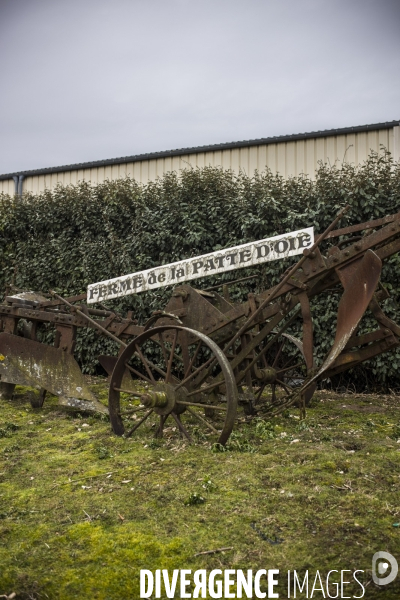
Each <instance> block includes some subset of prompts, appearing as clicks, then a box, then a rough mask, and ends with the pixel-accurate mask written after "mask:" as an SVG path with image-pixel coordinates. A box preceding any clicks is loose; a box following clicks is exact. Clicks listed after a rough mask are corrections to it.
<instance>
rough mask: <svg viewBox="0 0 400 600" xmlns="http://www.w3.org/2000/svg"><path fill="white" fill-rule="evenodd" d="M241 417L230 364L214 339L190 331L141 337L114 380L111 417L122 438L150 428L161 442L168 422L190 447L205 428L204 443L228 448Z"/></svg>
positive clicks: (173, 329) (164, 330)
mask: <svg viewBox="0 0 400 600" xmlns="http://www.w3.org/2000/svg"><path fill="white" fill-rule="evenodd" d="M127 370H128V371H129V374H130V376H131V377H133V378H135V380H132V379H129V377H127ZM129 381H131V383H129ZM210 381H219V382H220V384H219V386H218V387H214V389H213V391H212V393H208V392H207V391H206V392H203V391H202V388H204V387H209V385H208V384H209V382H210ZM138 386H139V387H140V388H141V389H140V390H139V391H138ZM135 388H136V389H135ZM222 392H223V395H222ZM129 394H130V395H129ZM236 411H237V387H236V383H235V378H234V375H233V372H232V369H231V367H230V364H229V362H228V360H227V358H226V357H225V355H224V354H223V352H222V351H221V349H220V348H219V347H218V346H217V344H215V342H213V341H212V340H211V339H210V338H209V337H207V336H206V335H204V334H202V333H200V332H198V331H195V330H192V329H188V328H186V327H180V326H177V325H165V326H161V327H155V328H153V329H149V330H148V331H146V332H144V333H142V334H140V335H139V336H138V337H137V338H135V339H134V340H133V341H132V342H131V343H130V344H129V345H128V346H127V347H126V348H125V349H124V351H123V352H122V354H121V355H120V357H119V358H118V361H117V363H116V365H115V368H114V370H113V373H112V376H111V382H110V391H109V413H110V420H111V425H112V428H113V431H114V433H116V434H117V435H125V436H131V435H133V434H134V433H135V431H137V430H138V429H139V428H140V427H142V426H145V424H146V422H147V423H148V422H150V423H151V425H152V426H153V427H155V435H156V437H162V436H163V432H164V426H165V423H166V421H167V420H168V419H169V420H170V421H171V424H173V426H175V427H176V429H177V430H178V431H179V432H180V434H181V436H182V437H184V438H186V439H187V440H188V441H193V432H197V430H198V429H199V428H200V431H204V430H207V433H208V435H207V434H204V433H202V434H201V435H202V436H205V437H204V439H207V438H208V437H209V436H212V437H213V438H215V441H216V442H217V443H220V444H225V443H226V442H227V440H228V438H229V435H230V433H231V431H232V429H233V425H234V422H235V418H236ZM211 412H212V413H213V417H214V418H215V419H216V420H215V421H212V420H211V416H210V415H211ZM218 415H219V416H218ZM154 417H156V420H155V422H154Z"/></svg>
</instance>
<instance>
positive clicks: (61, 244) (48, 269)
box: [0, 151, 400, 389]
mask: <svg viewBox="0 0 400 600" xmlns="http://www.w3.org/2000/svg"><path fill="white" fill-rule="evenodd" d="M346 203H348V204H350V206H351V210H350V211H349V212H348V213H347V215H346V216H345V218H344V219H343V221H342V223H341V226H344V225H346V224H348V223H358V222H362V221H366V220H369V219H372V218H379V217H381V216H384V215H387V214H391V213H394V212H397V211H398V210H399V207H400V165H399V164H398V163H396V164H395V163H393V160H392V158H391V156H390V154H389V153H388V152H386V151H385V152H384V153H383V154H382V155H377V154H375V153H373V154H371V155H370V157H369V158H368V160H367V161H366V162H365V163H364V164H363V165H361V166H358V167H355V166H353V165H349V164H345V165H344V166H343V168H341V169H338V168H336V167H335V166H329V165H326V164H325V165H323V164H320V166H319V169H318V172H317V178H316V180H315V181H311V180H310V179H309V178H307V177H306V176H299V177H294V178H290V179H284V178H282V177H281V176H280V175H276V174H273V173H272V172H271V171H268V170H267V171H265V172H262V173H256V174H255V175H254V176H253V177H248V176H247V175H245V174H244V173H241V174H239V175H236V174H234V173H233V172H231V171H225V170H222V169H218V168H211V167H206V168H203V169H186V170H185V171H183V172H182V173H181V175H180V176H178V175H177V174H176V173H168V174H166V175H164V176H163V177H162V178H160V179H158V180H157V181H156V182H151V183H148V184H146V185H140V184H138V183H137V182H135V181H134V180H132V179H130V178H126V179H121V180H117V181H106V182H104V183H101V184H99V185H96V186H93V187H92V186H91V185H89V184H88V183H80V184H78V185H76V186H67V187H63V186H61V185H59V186H58V187H57V188H56V189H55V190H53V191H51V192H50V191H46V192H43V193H42V194H41V195H39V196H34V195H30V194H25V195H24V196H23V198H22V199H18V198H12V197H10V196H7V195H2V196H0V206H1V214H0V236H1V237H0V258H1V274H0V280H1V281H0V282H1V289H5V287H6V285H7V284H10V283H13V284H14V285H15V286H17V287H19V288H23V289H34V290H41V291H44V292H46V291H48V290H49V289H56V290H58V291H59V292H60V293H61V294H64V295H72V294H75V293H80V292H82V291H85V289H86V286H87V284H88V283H93V282H95V281H101V280H104V279H108V278H110V277H116V276H119V275H123V274H127V273H132V272H135V271H139V270H142V269H146V268H150V267H153V266H157V265H160V264H163V263H168V262H173V261H176V260H179V259H183V258H189V257H192V256H196V255H198V254H204V253H206V252H211V251H214V250H217V249H218V248H223V247H229V246H233V245H236V244H239V243H244V242H248V241H253V240H257V239H262V238H264V237H267V236H272V235H276V234H280V233H284V232H287V231H293V230H295V229H300V228H302V227H306V226H311V225H314V227H315V230H316V232H321V231H323V230H324V229H325V228H326V227H327V226H328V225H329V223H330V222H331V221H332V219H333V218H334V217H335V215H336V213H337V212H338V209H339V208H340V207H342V206H343V205H344V204H346ZM287 266H288V261H282V262H272V263H267V264H266V265H264V266H262V267H256V268H255V267H253V268H248V269H242V270H241V271H238V272H235V273H232V272H231V273H227V274H225V275H222V276H218V277H208V278H204V279H203V280H197V281H196V283H195V285H196V286H198V287H208V286H211V285H213V284H216V283H219V282H221V281H222V280H226V281H228V280H232V279H235V278H237V277H241V276H246V275H252V274H254V273H257V274H258V277H257V278H256V279H255V280H254V282H247V283H246V284H241V285H235V286H234V287H233V288H231V292H232V296H233V298H234V299H235V300H240V299H245V298H246V295H247V293H248V292H250V291H256V292H257V291H260V290H263V289H265V288H267V287H270V286H271V285H273V284H274V283H276V282H277V280H278V278H279V276H280V275H281V273H282V272H283V271H284V270H285V269H286V268H287ZM383 281H384V282H385V283H386V284H387V286H388V287H389V288H390V289H391V292H392V299H391V300H388V301H386V305H385V309H386V311H387V313H388V314H389V315H390V316H391V317H392V318H395V319H396V318H397V320H398V321H400V318H399V317H400V309H399V308H398V306H397V305H396V302H395V300H396V298H400V293H399V292H400V257H399V256H398V255H397V256H395V257H392V258H391V259H390V260H389V261H388V262H387V263H386V265H385V268H384V275H383ZM170 293H171V290H170V289H169V288H164V289H161V290H159V291H155V292H146V293H143V294H139V295H137V296H129V297H128V298H126V299H125V300H123V301H114V302H109V305H110V306H113V307H115V308H117V309H119V310H122V311H126V310H127V309H133V310H134V312H135V314H136V317H137V318H138V319H139V322H143V321H144V320H145V319H146V318H148V317H149V315H150V314H151V311H152V310H155V309H157V308H163V307H164V306H165V304H166V302H167V301H168V299H169V297H170ZM336 307H337V297H336V296H324V297H319V298H317V299H316V300H315V301H314V302H313V316H314V324H315V337H316V346H317V348H318V358H319V359H320V360H321V359H322V357H323V355H324V354H325V353H326V351H327V350H328V349H329V347H330V344H331V343H332V333H333V332H334V328H335V320H336ZM368 326H369V322H368V318H367V319H366V323H365V327H368ZM115 350H116V348H115V346H114V345H113V342H111V341H109V340H104V339H103V338H100V337H98V336H97V334H96V333H95V332H93V331H90V330H83V331H82V332H80V335H79V339H78V344H77V348H76V357H77V359H78V360H79V362H80V363H81V364H82V368H83V370H84V371H86V372H93V371H94V370H95V368H96V356H97V355H98V354H99V353H102V352H110V353H115ZM346 377H347V379H346ZM348 381H349V379H348V375H346V376H342V379H341V384H343V383H345V384H346V385H347V383H348ZM351 381H352V382H354V383H355V385H356V386H357V387H358V388H365V387H368V388H370V389H371V388H377V387H379V386H385V387H399V386H400V351H398V353H397V354H394V353H392V354H390V355H389V356H382V357H378V358H377V359H376V360H374V361H371V362H370V363H368V364H365V365H364V366H363V367H361V368H358V369H357V370H355V372H354V373H353V374H352V375H351ZM336 385H338V382H336Z"/></svg>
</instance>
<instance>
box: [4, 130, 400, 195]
mask: <svg viewBox="0 0 400 600" xmlns="http://www.w3.org/2000/svg"><path fill="white" fill-rule="evenodd" d="M381 145H383V146H384V147H385V148H387V149H388V150H389V151H390V152H391V153H392V155H393V158H394V159H395V160H400V127H399V126H396V127H393V128H390V129H381V130H376V131H365V132H357V133H352V134H348V135H330V136H326V137H317V138H309V139H303V140H296V141H288V142H279V143H269V144H264V145H259V146H249V147H243V148H234V149H229V150H216V151H214V152H198V153H196V154H182V155H180V156H173V157H165V158H155V159H150V160H142V161H140V160H138V161H136V162H131V163H125V164H118V165H110V166H100V167H96V168H90V169H80V170H75V171H64V172H62V171H61V172H58V173H52V174H46V175H35V176H27V177H25V179H24V182H23V190H24V191H29V192H33V193H39V192H42V191H43V190H44V189H46V188H47V189H52V188H54V187H55V186H56V185H57V183H62V184H63V185H68V184H75V183H77V182H78V181H82V180H85V181H91V182H92V183H93V184H96V183H98V182H101V181H104V180H106V179H119V178H121V177H126V176H127V175H130V176H131V177H133V178H135V179H136V180H137V181H139V182H142V183H146V182H148V181H152V180H154V179H156V178H157V177H159V176H162V175H163V174H164V173H166V172H168V171H179V170H180V169H184V168H186V167H188V166H189V165H191V166H193V167H196V166H197V167H204V166H209V165H211V166H221V167H223V168H224V169H233V170H234V171H236V172H238V171H239V170H240V169H241V170H242V171H244V172H245V173H247V174H249V175H251V174H253V173H254V171H255V170H256V169H258V170H259V171H262V170H263V169H264V168H265V167H266V166H267V167H269V168H270V169H271V170H272V171H273V172H279V173H280V174H281V175H282V176H283V177H290V176H293V175H300V174H301V173H304V174H307V175H309V176H310V177H312V178H313V177H314V175H315V170H316V168H317V166H318V161H323V162H328V163H330V164H333V163H335V162H336V163H337V164H338V165H340V164H342V163H343V161H346V162H349V163H354V164H356V165H358V164H360V163H362V162H363V161H365V159H366V158H367V156H368V154H369V153H370V151H371V150H375V151H376V152H379V151H380V148H381ZM1 191H3V192H5V193H8V194H11V195H12V194H14V181H13V180H12V179H9V180H4V181H0V192H1Z"/></svg>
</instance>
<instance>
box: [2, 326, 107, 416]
mask: <svg viewBox="0 0 400 600" xmlns="http://www.w3.org/2000/svg"><path fill="white" fill-rule="evenodd" d="M0 376H1V381H2V382H4V383H10V384H17V385H24V386H28V387H33V388H36V389H37V388H39V389H40V388H42V389H44V390H47V391H49V392H50V393H51V394H54V395H55V396H58V402H59V404H61V405H63V406H68V407H70V408H74V409H78V410H86V411H91V412H101V413H104V414H108V409H107V407H106V406H104V404H102V403H101V402H99V401H98V400H97V399H96V397H95V396H94V394H93V393H92V392H91V390H90V389H89V387H88V386H87V384H86V381H85V379H84V377H83V375H82V372H81V370H80V368H79V365H78V363H77V362H76V361H75V359H74V357H73V356H71V355H70V354H68V353H67V352H64V351H63V350H61V348H55V347H54V346H48V345H46V344H41V343H40V342H36V341H33V340H29V339H27V338H23V337H20V336H17V335H13V334H10V333H0Z"/></svg>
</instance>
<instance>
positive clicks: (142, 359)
mask: <svg viewBox="0 0 400 600" xmlns="http://www.w3.org/2000/svg"><path fill="white" fill-rule="evenodd" d="M135 347H136V352H137V353H138V355H139V357H140V360H141V361H142V363H143V364H144V368H145V369H146V371H147V373H148V375H149V377H150V379H151V381H152V382H153V383H155V382H156V380H155V379H154V375H153V373H152V371H151V369H150V367H149V363H148V362H147V358H145V357H144V356H143V354H142V351H141V350H140V348H139V347H138V346H135Z"/></svg>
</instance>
